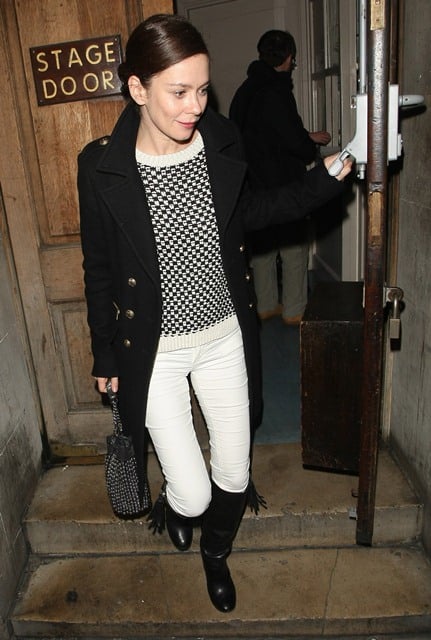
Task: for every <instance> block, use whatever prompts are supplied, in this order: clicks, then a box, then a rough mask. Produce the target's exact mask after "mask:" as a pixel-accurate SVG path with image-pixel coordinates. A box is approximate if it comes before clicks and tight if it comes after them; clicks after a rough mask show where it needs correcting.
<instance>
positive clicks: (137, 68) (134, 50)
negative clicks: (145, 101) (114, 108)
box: [118, 13, 209, 97]
mask: <svg viewBox="0 0 431 640" xmlns="http://www.w3.org/2000/svg"><path fill="white" fill-rule="evenodd" d="M198 53H203V54H205V55H207V56H209V53H208V49H207V46H206V44H205V42H204V39H203V37H202V35H201V34H200V32H199V31H198V30H197V29H196V27H194V26H193V25H192V24H191V23H190V22H188V21H187V20H186V19H185V18H183V17H181V16H177V15H171V14H163V13H160V14H156V15H153V16H151V17H149V18H147V19H146V20H144V21H143V22H141V23H140V24H139V25H138V26H137V27H136V28H135V29H134V30H133V32H132V33H131V35H130V37H129V40H128V42H127V45H126V55H125V60H124V62H122V63H121V64H120V66H119V67H118V76H119V78H120V80H121V82H122V83H123V86H122V93H123V95H125V96H127V97H130V93H129V87H128V80H129V78H130V76H137V77H138V78H139V80H140V81H141V83H142V85H143V86H148V83H149V82H150V80H151V78H152V76H154V75H155V74H157V73H160V72H161V71H164V70H165V69H167V68H168V67H171V66H172V65H173V64H176V63H177V62H181V61H182V60H185V59H186V58H189V57H190V56H194V55H196V54H198Z"/></svg>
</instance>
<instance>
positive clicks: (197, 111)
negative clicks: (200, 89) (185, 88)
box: [187, 93, 207, 116]
mask: <svg viewBox="0 0 431 640" xmlns="http://www.w3.org/2000/svg"><path fill="white" fill-rule="evenodd" d="M189 98H190V99H189V103H188V105H187V106H188V111H189V113H193V115H195V116H200V115H201V114H202V112H203V110H204V108H205V105H206V102H207V97H206V95H205V96H203V95H200V94H198V93H193V94H190V96H189Z"/></svg>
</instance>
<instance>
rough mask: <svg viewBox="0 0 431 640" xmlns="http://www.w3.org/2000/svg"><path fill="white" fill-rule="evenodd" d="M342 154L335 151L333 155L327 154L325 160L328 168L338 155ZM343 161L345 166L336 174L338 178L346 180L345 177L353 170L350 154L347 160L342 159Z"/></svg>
mask: <svg viewBox="0 0 431 640" xmlns="http://www.w3.org/2000/svg"><path fill="white" fill-rule="evenodd" d="M339 155H340V154H339V153H334V154H333V155H332V156H327V157H326V158H324V160H323V162H324V164H325V167H326V168H327V169H329V167H330V166H331V164H332V163H333V162H334V161H335V160H337V159H338V156H339ZM342 163H343V168H342V169H341V171H340V172H339V173H338V175H336V176H335V179H336V180H344V178H345V177H346V176H347V175H349V173H350V172H351V170H352V164H353V162H352V160H351V159H350V156H348V157H347V158H346V159H345V160H342Z"/></svg>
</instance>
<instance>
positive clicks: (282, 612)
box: [11, 546, 431, 640]
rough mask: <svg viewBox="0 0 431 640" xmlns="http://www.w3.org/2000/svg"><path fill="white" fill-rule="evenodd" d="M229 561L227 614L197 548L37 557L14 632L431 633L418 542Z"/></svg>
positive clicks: (428, 585) (430, 580)
mask: <svg viewBox="0 0 431 640" xmlns="http://www.w3.org/2000/svg"><path fill="white" fill-rule="evenodd" d="M229 565H230V568H231V572H232V574H233V577H234V581H235V583H236V587H237V598H238V603H237V607H236V609H235V610H234V611H233V612H232V613H230V614H222V613H219V612H217V611H216V610H215V609H214V608H213V607H212V605H211V604H210V602H209V599H208V596H207V592H206V585H205V582H204V576H203V570H202V567H201V561H200V557H199V554H198V553H194V552H186V553H183V554H180V553H172V554H169V555H168V554H163V553H162V554H157V553H149V554H129V555H110V556H107V555H98V556H93V557H92V556H80V557H74V558H71V557H62V558H56V559H53V558H49V559H46V558H45V559H41V558H33V560H32V566H30V567H29V572H28V578H27V583H26V585H25V586H24V587H23V592H22V594H21V595H20V597H19V599H18V602H17V604H16V607H15V610H14V612H13V615H12V618H11V622H12V625H13V630H14V633H15V636H16V638H22V639H24V638H27V639H29V638H33V639H34V638H45V639H47V638H75V639H78V638H87V639H89V638H91V639H92V640H96V639H98V638H117V639H120V638H122V639H124V638H135V639H137V638H144V637H145V638H171V639H172V638H174V637H175V638H199V639H202V638H207V639H208V638H210V637H211V638H228V637H229V638H251V637H252V638H268V637H278V638H279V637H282V638H284V639H287V638H296V640H298V638H301V639H304V638H307V639H308V640H310V639H311V638H318V637H319V638H321V637H322V636H324V637H325V638H335V637H337V638H338V639H339V640H340V639H346V638H347V637H349V638H350V637H354V638H364V639H365V638H367V640H371V638H374V639H376V640H377V638H378V639H379V640H380V639H381V638H383V637H384V638H390V639H391V640H394V638H398V637H400V634H415V637H417V635H419V634H420V637H422V634H423V637H424V638H429V637H430V636H431V566H430V563H429V562H428V560H427V559H426V557H425V556H424V554H423V553H422V551H421V549H420V548H419V547H415V546H410V547H408V546H401V547H392V548H386V547H358V546H353V547H344V548H342V549H336V548H328V547H327V548H318V549H316V548H308V549H293V548H290V549H281V550H269V551H265V552H263V551H234V552H233V553H232V555H231V558H230V560H229ZM402 637H405V636H402ZM409 637H412V636H411V635H409Z"/></svg>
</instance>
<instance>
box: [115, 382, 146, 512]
mask: <svg viewBox="0 0 431 640" xmlns="http://www.w3.org/2000/svg"><path fill="white" fill-rule="evenodd" d="M106 392H107V394H108V398H109V401H110V404H111V409H112V417H113V422H114V430H113V433H112V435H110V436H107V438H106V444H107V452H106V456H105V481H106V489H107V492H108V497H109V500H110V503H111V506H112V510H113V511H114V513H115V515H117V516H118V517H119V518H126V519H130V518H137V517H140V516H143V515H145V514H147V513H148V512H149V511H151V508H152V500H151V492H150V486H149V483H148V478H147V474H146V472H145V471H144V475H143V478H142V486H141V487H140V483H139V477H138V465H137V462H136V457H135V452H134V449H133V442H132V439H131V438H130V436H126V435H125V434H124V433H123V425H122V423H121V418H120V413H119V410H118V397H117V394H116V393H114V392H113V391H112V386H111V382H110V381H109V382H108V384H107V385H106Z"/></svg>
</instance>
